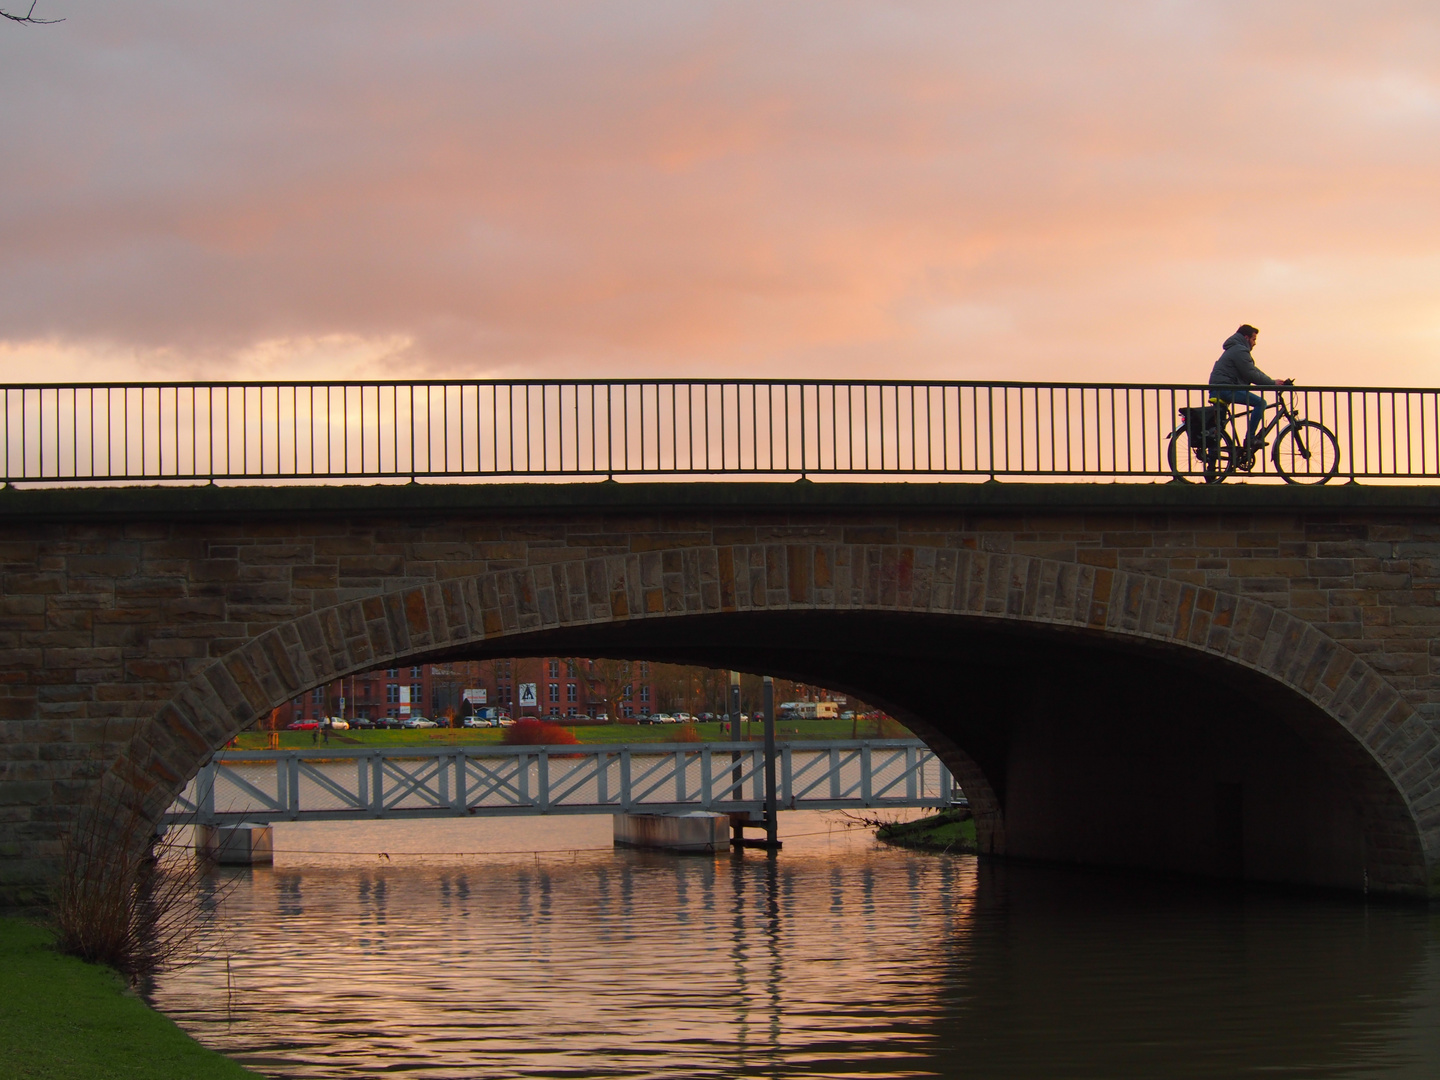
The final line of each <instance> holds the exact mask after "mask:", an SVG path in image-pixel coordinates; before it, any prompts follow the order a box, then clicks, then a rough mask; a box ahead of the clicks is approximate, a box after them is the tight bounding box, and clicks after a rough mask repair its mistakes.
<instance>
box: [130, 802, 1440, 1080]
mask: <svg viewBox="0 0 1440 1080" xmlns="http://www.w3.org/2000/svg"><path fill="white" fill-rule="evenodd" d="M784 819H785V828H786V832H787V835H788V838H787V843H786V849H785V851H784V852H783V853H782V854H781V855H780V857H779V858H778V859H776V860H774V861H773V862H772V861H770V860H767V859H766V858H765V857H764V856H763V854H761V853H758V852H753V851H752V852H748V853H746V854H745V855H743V856H737V857H731V856H728V855H726V856H721V857H718V858H714V859H711V858H695V857H671V856H664V855H657V854H652V853H642V852H626V851H611V850H609V848H608V846H606V845H608V830H609V822H608V819H599V821H598V822H596V821H591V822H589V823H584V822H577V821H576V819H570V820H569V821H561V822H559V823H557V822H556V820H555V819H549V820H545V819H529V822H530V824H528V825H527V824H524V823H521V824H517V823H516V822H507V823H506V824H505V826H504V828H502V829H493V828H487V827H486V826H489V825H491V824H492V823H488V822H455V823H412V824H410V825H406V826H397V825H394V824H371V825H359V826H347V827H344V828H335V827H331V828H329V829H324V828H321V827H318V826H313V827H306V828H304V829H299V828H296V829H292V830H290V831H288V832H286V833H282V834H281V835H280V836H278V837H277V846H279V847H281V849H282V851H281V854H280V856H279V858H278V861H277V865H276V867H275V868H274V869H257V870H255V871H242V872H239V873H238V874H237V876H236V883H235V888H234V891H233V893H232V894H231V895H230V897H229V899H228V900H227V901H226V903H225V904H224V905H223V907H222V909H221V911H220V914H219V916H218V917H217V921H216V925H215V927H214V940H215V941H216V942H217V943H218V946H219V947H218V948H217V949H216V950H215V952H214V953H213V955H211V956H209V957H208V958H205V959H202V960H200V961H198V962H197V963H195V964H194V965H192V966H190V967H187V968H184V969H182V970H180V971H177V972H174V973H172V974H170V975H168V976H166V977H165V978H164V979H163V980H162V981H161V983H160V985H159V986H158V988H157V989H156V991H155V995H154V1000H155V1002H156V1004H157V1005H158V1006H159V1007H160V1008H162V1009H163V1010H164V1011H166V1012H167V1013H168V1014H170V1015H171V1016H173V1017H174V1018H175V1019H176V1020H177V1021H178V1022H179V1023H180V1024H181V1025H182V1026H184V1027H185V1028H186V1029H187V1030H189V1031H191V1032H192V1033H194V1034H195V1035H196V1036H197V1037H198V1038H200V1039H201V1040H202V1041H203V1042H205V1043H207V1044H208V1045H211V1046H214V1047H216V1048H218V1049H220V1050H223V1051H224V1052H226V1053H229V1054H232V1055H234V1056H235V1057H237V1058H239V1059H241V1060H243V1061H245V1062H246V1063H247V1064H250V1065H252V1067H255V1068H257V1069H258V1070H260V1071H262V1072H265V1073H267V1074H272V1075H275V1076H284V1077H317V1078H328V1077H346V1078H353V1077H379V1076H386V1077H396V1076H398V1077H409V1078H417V1080H418V1078H440V1077H444V1078H459V1077H500V1076H534V1077H570V1076H576V1077H579V1076H585V1077H594V1076H615V1077H637V1078H638V1077H708V1076H724V1077H735V1076H835V1077H840V1076H864V1077H913V1076H945V1077H951V1076H953V1077H1084V1078H1090V1077H1094V1078H1101V1077H1105V1078H1109V1077H1162V1076H1163V1077H1200V1076H1236V1075H1244V1074H1247V1073H1264V1074H1266V1075H1267V1076H1284V1077H1371V1076H1374V1077H1380V1076H1386V1077H1397V1078H1409V1077H1422V1076H1424V1077H1429V1076H1432V1075H1434V1074H1435V1072H1436V1071H1437V1063H1440V994H1437V992H1436V991H1437V990H1440V979H1437V968H1440V963H1437V954H1440V950H1437V948H1436V941H1437V935H1436V929H1437V926H1436V921H1435V917H1433V916H1431V915H1430V914H1429V913H1428V912H1425V911H1422V910H1416V909H1410V908H1399V907H1388V906H1370V907H1366V906H1363V905H1360V904H1356V903H1351V902H1348V901H1329V900H1314V899H1300V898H1293V897H1283V896H1275V895H1266V894H1259V893H1250V894H1236V893H1233V892H1228V891H1216V890H1205V889H1200V888H1197V887H1194V886H1190V885H1176V884H1162V883H1154V882H1147V881H1145V880H1143V879H1131V878H1117V877H1113V876H1107V875H1100V874H1084V873H1075V872H1062V871H1056V870H1045V869H1038V868H1024V867H1004V868H1002V867H994V866H985V867H980V866H977V864H976V862H975V860H974V859H971V858H968V857H945V856H940V857H937V856H930V855H917V854H912V853H908V852H903V851H896V850H890V849H885V848H881V847H877V846H875V845H873V844H872V843H871V842H870V841H869V840H868V839H867V838H865V837H863V836H859V835H857V834H855V833H854V832H847V831H846V830H845V829H844V828H843V823H840V824H837V823H836V822H835V820H834V819H833V818H832V817H829V816H827V815H820V814H815V813H796V814H792V815H784ZM597 826H600V827H603V828H597ZM404 829H409V830H410V832H409V833H408V834H404V835H402V832H403V830H404ZM376 830H384V832H383V833H379V832H376ZM397 830H401V831H397ZM557 830H559V831H558V832H557ZM587 830H589V831H588V832H587ZM526 845H528V847H526ZM566 845H569V846H568V847H566ZM522 847H524V848H526V850H528V851H531V852H534V851H537V850H543V851H546V852H549V854H542V855H534V854H528V855H527V854H516V853H515V852H516V851H517V850H519V849H520V848H522ZM382 848H383V849H385V850H387V851H388V852H389V853H390V854H391V859H390V861H389V862H384V861H380V860H377V859H375V856H374V854H373V853H374V852H376V851H377V850H381V849H382ZM587 848H589V849H591V850H584V849H587ZM596 848H599V849H601V850H594V849H596ZM337 851H340V852H349V853H348V854H332V853H333V852H337ZM406 851H409V852H412V853H421V852H423V853H427V854H414V855H411V856H408V857H407V856H406V855H405V852H406ZM306 852H316V853H318V854H307V853H306ZM360 852H369V853H370V854H368V855H366V854H357V853H360ZM561 852H564V853H561ZM227 972H228V979H227Z"/></svg>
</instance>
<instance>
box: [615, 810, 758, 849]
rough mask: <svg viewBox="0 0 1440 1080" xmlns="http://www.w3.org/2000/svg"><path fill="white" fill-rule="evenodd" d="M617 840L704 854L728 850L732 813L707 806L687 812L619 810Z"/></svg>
mask: <svg viewBox="0 0 1440 1080" xmlns="http://www.w3.org/2000/svg"><path fill="white" fill-rule="evenodd" d="M615 843H616V844H617V845H620V846H622V847H637V848H654V849H657V850H660V851H687V852H697V853H701V854H704V853H709V852H716V851H728V850H729V848H730V816H729V815H728V814H712V813H709V812H708V811H704V810H696V811H693V812H691V813H688V814H616V815H615Z"/></svg>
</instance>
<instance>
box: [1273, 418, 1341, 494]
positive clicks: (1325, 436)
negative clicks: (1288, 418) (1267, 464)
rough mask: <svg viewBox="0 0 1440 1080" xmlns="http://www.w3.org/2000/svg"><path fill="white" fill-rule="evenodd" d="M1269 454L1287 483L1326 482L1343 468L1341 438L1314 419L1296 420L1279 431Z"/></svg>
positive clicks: (1276, 469)
mask: <svg viewBox="0 0 1440 1080" xmlns="http://www.w3.org/2000/svg"><path fill="white" fill-rule="evenodd" d="M1270 458H1271V460H1272V461H1274V463H1275V471H1276V472H1278V473H1279V474H1280V475H1281V476H1282V477H1283V478H1284V480H1285V482H1286V483H1287V484H1323V483H1325V481H1327V480H1329V479H1330V478H1331V477H1332V476H1334V475H1335V474H1336V473H1337V472H1339V471H1340V442H1339V440H1338V439H1336V438H1335V433H1334V432H1333V431H1331V430H1330V429H1329V428H1327V427H1325V426H1324V425H1322V424H1317V423H1316V422H1315V421H1314V420H1297V421H1296V422H1295V423H1293V424H1291V425H1290V426H1289V427H1288V428H1286V429H1285V430H1284V431H1282V432H1281V433H1280V437H1279V438H1278V439H1276V440H1275V449H1274V450H1273V451H1271V454H1270Z"/></svg>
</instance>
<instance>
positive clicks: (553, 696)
mask: <svg viewBox="0 0 1440 1080" xmlns="http://www.w3.org/2000/svg"><path fill="white" fill-rule="evenodd" d="M550 700H551V701H559V700H560V684H559V683H556V682H552V683H551V684H550Z"/></svg>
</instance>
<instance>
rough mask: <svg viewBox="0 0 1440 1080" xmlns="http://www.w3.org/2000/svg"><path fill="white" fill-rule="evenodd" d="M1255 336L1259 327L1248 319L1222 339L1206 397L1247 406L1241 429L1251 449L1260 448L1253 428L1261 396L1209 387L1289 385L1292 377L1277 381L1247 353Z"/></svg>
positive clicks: (1262, 412)
mask: <svg viewBox="0 0 1440 1080" xmlns="http://www.w3.org/2000/svg"><path fill="white" fill-rule="evenodd" d="M1259 336H1260V331H1259V330H1257V329H1255V327H1253V326H1251V325H1250V324H1249V323H1245V324H1244V325H1243V326H1241V327H1240V329H1238V330H1236V331H1235V333H1233V334H1231V335H1230V336H1229V337H1228V338H1226V339H1225V344H1224V346H1223V349H1224V352H1222V353H1221V354H1220V359H1219V360H1216V361H1215V366H1214V367H1213V368H1211V369H1210V386H1211V387H1212V389H1211V391H1210V397H1211V398H1212V399H1218V400H1220V401H1228V402H1230V403H1231V404H1232V405H1248V406H1250V423H1249V426H1248V428H1247V430H1246V432H1245V448H1246V449H1247V450H1248V451H1250V452H1251V453H1253V452H1254V451H1256V450H1258V449H1260V447H1259V446H1257V445H1256V444H1255V432H1256V431H1258V430H1259V428H1260V421H1261V419H1262V418H1263V417H1264V415H1265V408H1266V403H1265V399H1264V398H1263V397H1261V396H1260V395H1259V394H1256V393H1252V392H1251V391H1249V390H1240V389H1213V388H1215V387H1241V386H1279V385H1285V386H1289V385H1290V384H1291V383H1293V382H1294V381H1295V380H1294V379H1284V380H1282V381H1281V382H1277V381H1276V380H1274V379H1272V378H1271V377H1270V376H1269V375H1266V374H1265V373H1264V372H1263V371H1261V370H1260V369H1259V368H1258V367H1256V366H1255V359H1254V357H1253V356H1252V355H1251V351H1252V350H1253V349H1254V348H1255V339H1256V338H1258V337H1259Z"/></svg>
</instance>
